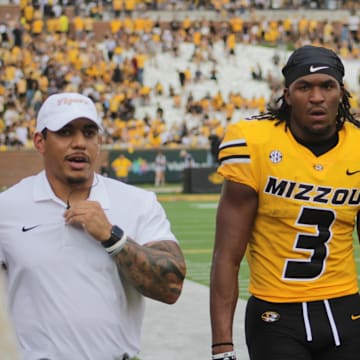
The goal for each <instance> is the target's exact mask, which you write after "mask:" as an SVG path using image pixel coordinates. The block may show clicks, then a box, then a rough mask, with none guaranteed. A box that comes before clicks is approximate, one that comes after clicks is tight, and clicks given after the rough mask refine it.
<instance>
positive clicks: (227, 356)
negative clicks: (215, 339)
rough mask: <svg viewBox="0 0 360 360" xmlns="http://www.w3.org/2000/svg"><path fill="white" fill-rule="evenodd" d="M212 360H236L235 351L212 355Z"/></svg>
mask: <svg viewBox="0 0 360 360" xmlns="http://www.w3.org/2000/svg"><path fill="white" fill-rule="evenodd" d="M212 360H236V354H235V351H227V352H223V353H219V354H214V355H212Z"/></svg>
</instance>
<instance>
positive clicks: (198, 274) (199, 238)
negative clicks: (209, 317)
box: [159, 195, 360, 299]
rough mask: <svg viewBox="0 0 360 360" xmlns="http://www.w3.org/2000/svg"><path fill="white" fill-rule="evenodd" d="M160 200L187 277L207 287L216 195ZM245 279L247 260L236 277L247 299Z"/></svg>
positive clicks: (357, 250) (357, 251)
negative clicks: (182, 253) (175, 237)
mask: <svg viewBox="0 0 360 360" xmlns="http://www.w3.org/2000/svg"><path fill="white" fill-rule="evenodd" d="M208 198H209V196H208ZM159 200H160V201H161V203H162V205H163V206H164V208H165V211H166V213H167V215H168V217H169V219H170V221H171V224H172V230H173V232H174V233H175V235H176V236H177V238H178V240H179V241H180V245H181V247H182V249H183V251H184V255H185V258H186V263H187V268H188V270H187V278H188V279H190V280H193V281H196V282H198V283H201V284H203V285H206V286H208V285H209V276H210V266H211V256H212V249H213V243H214V231H215V214H216V207H217V198H216V196H212V199H210V200H209V199H207V198H206V196H201V195H187V196H183V195H174V196H159ZM355 241H356V244H355V255H356V262H357V265H358V274H360V246H359V244H358V242H357V240H355ZM358 277H359V276H358ZM248 279H249V271H248V266H247V264H246V261H243V263H242V265H241V269H240V276H239V289H240V297H241V298H243V299H247V298H248V296H249V293H248V290H247V287H248Z"/></svg>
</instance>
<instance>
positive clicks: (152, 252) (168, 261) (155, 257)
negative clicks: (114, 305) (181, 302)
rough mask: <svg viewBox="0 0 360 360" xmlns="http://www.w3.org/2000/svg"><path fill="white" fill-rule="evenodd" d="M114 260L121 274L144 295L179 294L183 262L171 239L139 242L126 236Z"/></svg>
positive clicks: (169, 296) (164, 296) (159, 297)
mask: <svg viewBox="0 0 360 360" xmlns="http://www.w3.org/2000/svg"><path fill="white" fill-rule="evenodd" d="M117 262H118V266H119V271H120V273H121V275H122V276H124V277H125V278H126V279H128V280H129V281H130V282H131V283H132V284H133V286H134V287H135V288H136V289H137V290H138V291H139V292H140V293H141V294H143V295H144V296H148V297H151V298H153V299H157V300H160V301H167V299H174V298H177V297H178V296H179V295H180V293H181V289H182V283H183V280H184V278H185V273H186V266H185V261H184V258H183V255H182V253H181V250H180V248H179V247H178V245H177V243H175V242H174V241H161V242H156V243H155V242H154V243H151V244H150V245H145V246H140V245H139V244H137V243H135V242H134V241H132V240H129V241H128V244H127V246H125V248H124V249H123V251H121V252H120V253H119V254H118V255H117ZM170 301H171V300H170Z"/></svg>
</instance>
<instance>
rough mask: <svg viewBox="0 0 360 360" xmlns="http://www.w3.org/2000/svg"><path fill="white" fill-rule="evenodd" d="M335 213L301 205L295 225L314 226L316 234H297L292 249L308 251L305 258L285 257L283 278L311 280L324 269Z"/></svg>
mask: <svg viewBox="0 0 360 360" xmlns="http://www.w3.org/2000/svg"><path fill="white" fill-rule="evenodd" d="M334 219H335V214H334V212H333V211H332V210H328V209H320V208H309V207H303V208H302V209H301V213H300V216H299V218H298V220H297V225H300V226H306V227H309V226H312V227H314V226H315V227H316V229H317V234H314V235H310V234H302V233H299V234H298V235H297V238H296V241H295V244H294V250H295V251H306V252H310V254H311V255H310V256H309V258H308V259H306V260H295V259H287V260H286V262H285V266H284V272H283V278H284V279H285V280H299V281H301V280H313V279H316V278H318V277H319V276H320V275H321V274H322V273H323V271H324V269H325V261H326V258H327V257H328V255H329V249H328V245H327V243H328V241H329V240H330V239H331V230H330V229H331V226H332V224H333V222H334Z"/></svg>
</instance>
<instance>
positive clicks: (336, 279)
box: [218, 120, 360, 302]
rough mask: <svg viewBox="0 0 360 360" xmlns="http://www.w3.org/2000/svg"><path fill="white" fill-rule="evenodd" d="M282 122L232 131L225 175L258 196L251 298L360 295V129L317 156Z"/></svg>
mask: <svg viewBox="0 0 360 360" xmlns="http://www.w3.org/2000/svg"><path fill="white" fill-rule="evenodd" d="M275 122H276V121H270V120H248V121H247V120H242V121H240V122H238V123H236V124H232V125H230V126H229V127H228V129H227V132H226V135H225V137H224V140H223V142H222V144H221V145H220V151H219V159H220V165H219V169H218V171H219V173H220V174H221V175H222V176H224V177H225V178H226V179H228V180H231V181H234V182H239V183H243V184H247V185H248V186H251V187H252V188H253V189H255V190H256V191H257V193H258V196H259V207H258V215H257V218H256V220H255V224H254V229H253V236H252V238H251V239H250V241H249V244H248V247H247V253H246V256H247V260H248V263H249V266H250V269H251V276H250V284H249V291H250V293H252V294H253V295H254V296H256V297H258V298H260V299H263V300H267V301H272V302H302V301H313V300H320V299H329V298H334V297H338V296H343V295H349V294H353V293H356V292H357V291H358V282H357V275H356V267H355V260H354V254H353V237H352V234H353V230H354V225H355V218H356V214H357V212H358V211H359V209H360V151H359V142H360V129H358V128H356V127H355V126H354V125H352V124H351V123H348V122H346V123H345V125H344V127H343V129H342V130H341V131H340V132H339V141H338V144H337V145H336V146H335V147H334V148H332V149H331V150H330V151H328V152H327V153H325V154H323V155H321V156H318V157H317V156H315V155H314V154H313V153H312V152H311V151H310V150H309V149H308V148H306V147H304V146H302V145H301V144H299V143H298V142H297V141H296V140H295V139H294V137H293V136H292V134H291V132H290V130H289V129H288V130H286V129H285V125H284V124H283V123H282V124H280V125H278V126H275Z"/></svg>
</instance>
